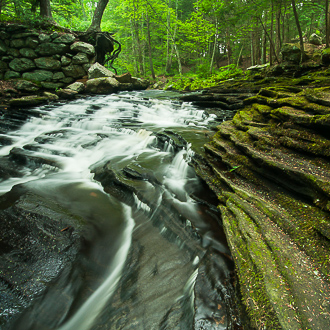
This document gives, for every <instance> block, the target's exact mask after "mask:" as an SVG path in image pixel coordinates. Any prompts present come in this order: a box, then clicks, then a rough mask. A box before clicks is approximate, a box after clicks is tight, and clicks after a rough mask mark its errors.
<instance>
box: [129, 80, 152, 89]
mask: <svg viewBox="0 0 330 330" xmlns="http://www.w3.org/2000/svg"><path fill="white" fill-rule="evenodd" d="M149 84H150V83H149V81H148V80H146V79H141V78H135V77H132V85H133V89H137V90H143V89H147V88H148V86H149Z"/></svg>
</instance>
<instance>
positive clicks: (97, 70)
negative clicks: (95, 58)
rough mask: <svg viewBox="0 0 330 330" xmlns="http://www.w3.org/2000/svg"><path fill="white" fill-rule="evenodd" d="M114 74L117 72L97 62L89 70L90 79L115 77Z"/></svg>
mask: <svg viewBox="0 0 330 330" xmlns="http://www.w3.org/2000/svg"><path fill="white" fill-rule="evenodd" d="M114 76H115V74H114V73H113V72H111V71H110V70H108V69H107V68H105V67H104V66H103V65H101V64H99V63H97V62H96V63H94V64H93V65H92V66H91V67H90V68H89V70H88V79H94V78H103V77H114ZM116 79H117V78H116ZM117 80H118V79H117ZM118 81H119V80H118Z"/></svg>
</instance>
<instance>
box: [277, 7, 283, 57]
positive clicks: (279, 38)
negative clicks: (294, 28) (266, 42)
mask: <svg viewBox="0 0 330 330" xmlns="http://www.w3.org/2000/svg"><path fill="white" fill-rule="evenodd" d="M281 5H282V4H281V1H280V2H279V3H277V8H276V56H277V58H279V56H280V51H281V46H282V42H281Z"/></svg>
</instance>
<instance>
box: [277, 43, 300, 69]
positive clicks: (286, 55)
mask: <svg viewBox="0 0 330 330" xmlns="http://www.w3.org/2000/svg"><path fill="white" fill-rule="evenodd" d="M281 54H282V59H283V61H284V62H291V63H297V64H298V63H300V57H301V51H300V48H299V47H297V46H296V45H295V44H284V45H283V46H282V48H281Z"/></svg>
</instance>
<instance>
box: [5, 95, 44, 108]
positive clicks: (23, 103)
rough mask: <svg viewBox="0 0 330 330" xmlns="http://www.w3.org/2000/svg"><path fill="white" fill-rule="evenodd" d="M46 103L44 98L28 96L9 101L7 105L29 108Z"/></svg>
mask: <svg viewBox="0 0 330 330" xmlns="http://www.w3.org/2000/svg"><path fill="white" fill-rule="evenodd" d="M47 102H48V98H47V97H46V96H39V95H28V96H24V97H20V98H13V99H11V100H9V102H8V103H9V105H10V106H13V107H31V106H34V105H39V104H45V103H47Z"/></svg>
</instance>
